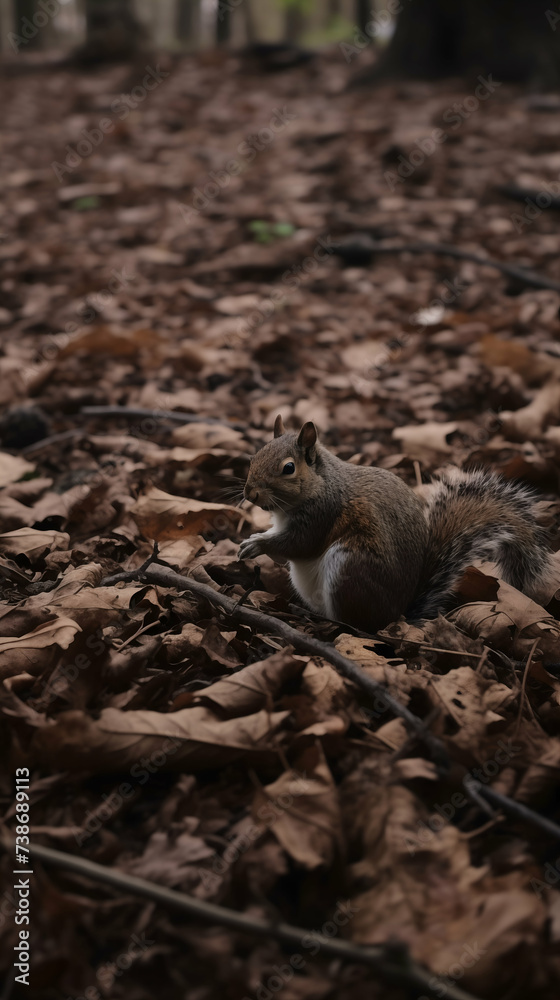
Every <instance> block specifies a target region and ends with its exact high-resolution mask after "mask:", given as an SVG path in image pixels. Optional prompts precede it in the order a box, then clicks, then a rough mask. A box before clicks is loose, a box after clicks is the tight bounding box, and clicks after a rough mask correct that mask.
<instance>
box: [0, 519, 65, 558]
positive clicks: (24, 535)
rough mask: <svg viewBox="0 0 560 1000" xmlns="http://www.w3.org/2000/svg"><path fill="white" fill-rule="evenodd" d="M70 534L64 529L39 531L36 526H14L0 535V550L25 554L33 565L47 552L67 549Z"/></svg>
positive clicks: (14, 553) (11, 553) (9, 553)
mask: <svg viewBox="0 0 560 1000" xmlns="http://www.w3.org/2000/svg"><path fill="white" fill-rule="evenodd" d="M69 543H70V535H68V534H67V533H66V532H65V531H39V530H37V529H36V528H30V527H25V528H16V529H15V530H14V531H5V532H4V533H3V534H1V535H0V552H5V553H6V554H7V555H25V556H27V558H28V559H29V562H30V563H31V564H32V565H33V564H34V563H36V562H39V560H41V559H42V558H43V557H44V556H45V555H46V554H47V553H48V552H54V551H55V550H56V549H67V548H68V545H69Z"/></svg>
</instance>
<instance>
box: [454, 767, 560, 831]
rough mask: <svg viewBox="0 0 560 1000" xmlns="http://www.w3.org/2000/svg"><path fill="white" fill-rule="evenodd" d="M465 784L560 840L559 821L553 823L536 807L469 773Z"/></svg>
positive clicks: (510, 813)
mask: <svg viewBox="0 0 560 1000" xmlns="http://www.w3.org/2000/svg"><path fill="white" fill-rule="evenodd" d="M463 784H464V786H465V789H466V790H467V791H468V792H469V793H470V792H474V794H475V795H479V796H481V797H482V798H485V799H488V801H489V802H491V803H492V805H494V806H497V807H498V808H500V809H501V810H502V811H503V812H505V813H507V814H508V815H510V816H514V817H515V819H520V820H523V821H524V822H525V823H530V824H531V826H537V827H538V828H539V829H540V830H543V831H544V832H545V833H548V834H549V835H551V836H552V837H555V839H556V840H559V841H560V826H558V824H557V823H553V821H552V820H551V819H547V818H546V816H541V815H540V813H537V812H535V811H534V809H529V807H528V806H524V805H522V804H521V802H515V801H514V799H510V798H508V796H507V795H502V793H501V792H496V791H494V789H493V788H487V786H486V785H483V784H481V782H480V781H476V780H475V779H474V778H473V777H471V775H467V777H466V778H465V780H464V782H463Z"/></svg>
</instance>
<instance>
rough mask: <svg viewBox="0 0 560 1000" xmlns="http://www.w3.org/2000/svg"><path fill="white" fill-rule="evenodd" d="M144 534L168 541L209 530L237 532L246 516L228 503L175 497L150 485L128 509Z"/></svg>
mask: <svg viewBox="0 0 560 1000" xmlns="http://www.w3.org/2000/svg"><path fill="white" fill-rule="evenodd" d="M130 514H131V516H132V517H133V518H134V520H135V521H136V524H137V525H138V527H139V529H140V531H141V532H142V533H143V534H144V535H145V537H146V538H152V539H154V540H155V541H167V540H168V539H173V538H175V539H176V538H188V537H189V536H192V535H201V534H203V533H204V532H208V531H216V530H217V531H221V532H227V533H229V534H234V533H236V532H237V529H238V525H239V524H240V522H243V521H246V520H248V518H247V516H246V515H245V514H243V513H242V512H241V511H240V510H237V508H235V507H230V506H229V505H228V504H222V503H210V502H209V501H205V502H202V501H200V500H194V499H191V498H189V497H177V496H173V495H172V494H170V493H164V491H163V490H159V489H156V488H153V489H151V490H149V492H148V493H146V494H145V495H144V496H143V497H141V498H140V499H139V500H138V501H137V502H136V504H135V505H134V507H132V508H131V510H130Z"/></svg>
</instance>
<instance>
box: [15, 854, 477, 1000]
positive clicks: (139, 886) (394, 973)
mask: <svg viewBox="0 0 560 1000" xmlns="http://www.w3.org/2000/svg"><path fill="white" fill-rule="evenodd" d="M0 845H1V846H2V847H3V848H4V850H6V851H10V850H12V849H13V844H11V843H9V842H7V841H5V840H0ZM31 857H32V858H34V859H35V858H36V859H37V860H38V861H42V862H43V863H44V864H46V865H53V866H54V867H57V868H65V869H67V870H68V871H72V872H76V873H77V874H79V875H83V876H85V877H86V878H91V879H93V880H94V881H96V882H104V883H106V884H107V885H110V886H113V887H114V888H116V889H120V890H121V891H122V892H125V893H131V894H132V895H135V896H141V897H143V898H146V899H152V900H154V902H156V903H160V904H162V905H163V906H170V907H173V908H174V909H176V910H179V911H181V912H182V913H185V914H188V915H189V916H190V917H196V919H197V920H202V921H205V922H207V923H214V924H220V925H222V926H223V927H230V928H231V929H232V930H235V931H241V932H242V933H246V934H255V935H258V936H259V937H265V938H273V939H274V940H276V941H280V942H281V943H282V944H286V945H291V946H294V945H295V946H296V947H299V948H301V947H305V945H303V942H304V941H305V940H306V939H307V940H309V938H310V936H312V940H313V943H314V944H315V945H316V946H317V947H318V948H319V949H321V950H322V951H323V953H324V954H325V955H332V956H333V957H335V958H338V959H341V960H342V961H346V962H358V963H360V964H361V965H367V966H369V967H370V968H373V969H375V970H376V972H377V973H378V974H379V975H380V976H381V977H382V978H383V979H384V980H385V981H386V982H388V983H392V984H395V985H398V986H404V987H406V988H408V989H410V990H414V991H418V992H419V993H426V994H428V995H429V996H431V997H440V996H446V997H448V998H449V1000H476V998H475V997H473V996H472V995H471V994H470V993H465V991H464V990H461V989H459V988H458V987H457V986H454V985H452V984H451V983H448V982H447V981H446V982H445V984H444V983H443V981H442V980H440V979H438V978H437V976H432V974H431V973H430V972H425V971H424V970H423V969H421V968H420V966H418V965H416V963H415V962H413V961H412V960H411V959H410V957H409V955H408V952H407V951H405V949H404V947H403V946H402V945H401V947H400V948H399V951H398V961H396V960H395V957H394V954H395V952H394V948H392V947H385V946H383V945H358V944H353V943H352V942H351V941H345V940H343V939H340V940H336V941H335V940H334V939H333V938H329V937H325V936H324V935H323V934H318V933H316V932H315V931H311V930H309V929H308V928H306V927H295V926H294V925H292V924H285V923H271V922H270V921H268V920H262V919H261V918H259V917H251V916H248V915H247V914H245V913H238V912H236V911H235V910H230V909H228V908H227V907H225V906H218V905H217V904H216V903H209V902H206V901H204V900H201V899H195V898H194V897H193V896H189V895H187V894H186V893H184V892H177V891H175V890H174V889H167V888H166V887H165V886H161V885H156V884H155V883H154V882H148V881H147V880H146V879H143V878H137V877H136V876H135V875H128V874H125V873H124V872H120V871H117V870H115V869H114V868H107V867H105V866H104V865H98V864H96V863H95V862H94V861H88V860H87V859H86V858H78V857H76V856H75V855H73V854H67V853H66V852H64V851H55V850H52V848H50V847H41V846H39V845H37V844H34V845H33V846H32V847H31ZM442 990H445V993H443V992H442Z"/></svg>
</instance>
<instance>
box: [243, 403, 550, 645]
mask: <svg viewBox="0 0 560 1000" xmlns="http://www.w3.org/2000/svg"><path fill="white" fill-rule="evenodd" d="M274 433H275V437H274V440H272V441H270V442H269V443H268V444H267V445H265V446H264V448H262V449H261V450H260V451H259V452H257V454H256V455H255V456H254V458H253V459H252V461H251V466H250V469H249V475H248V477H247V482H246V484H245V497H246V498H247V499H248V500H250V501H251V502H252V503H256V504H258V505H259V506H260V507H263V508H264V509H265V510H270V511H272V513H273V517H274V520H275V527H274V528H272V529H270V530H269V531H267V532H264V533H262V534H257V535H252V536H251V538H249V539H247V540H246V541H245V542H243V543H242V545H241V547H240V558H251V557H254V556H256V555H260V554H261V553H266V554H268V555H270V556H271V557H272V558H273V559H287V560H288V561H289V562H290V570H291V575H292V581H293V582H294V586H295V587H296V589H297V590H298V592H299V594H300V596H301V597H302V599H303V600H304V601H305V602H306V603H307V604H309V605H310V606H311V607H312V608H313V609H314V610H316V611H319V612H320V613H323V614H326V615H327V616H328V617H331V618H334V619H337V620H339V621H344V622H347V623H348V624H350V625H355V626H357V627H358V628H360V629H363V630H364V631H369V632H374V631H376V630H378V629H379V628H381V627H383V626H384V625H386V624H387V623H388V622H390V621H392V620H394V619H395V618H398V617H399V616H400V615H401V614H404V613H405V612H407V611H408V614H409V616H410V617H411V618H413V619H417V620H418V619H421V618H423V617H433V616H434V615H436V614H437V613H438V611H442V610H447V608H448V607H449V604H450V602H451V601H452V600H453V594H454V588H455V587H456V585H457V581H458V579H459V578H460V576H461V575H462V573H463V571H464V569H466V567H467V566H468V565H469V564H470V563H471V562H472V561H473V560H475V559H479V558H483V559H492V560H494V561H495V562H497V563H498V565H499V567H500V570H501V573H502V576H503V578H504V579H505V580H506V582H508V583H512V584H513V585H514V586H516V587H518V588H519V589H520V590H524V592H525V593H528V594H531V593H533V592H536V591H537V590H538V586H539V584H540V583H542V581H543V579H544V578H545V576H546V574H547V572H548V570H549V566H550V550H549V549H548V546H547V542H546V537H545V535H544V532H543V530H542V529H541V528H539V526H538V525H537V523H536V520H535V517H534V504H535V501H534V498H533V496H532V494H531V493H530V491H528V490H526V489H525V488H524V487H521V486H517V485H514V484H511V483H506V482H504V481H503V480H500V479H499V478H498V477H497V476H494V475H492V474H491V473H463V472H460V471H459V470H452V471H451V472H449V473H447V474H446V475H444V476H442V478H441V479H440V480H439V481H438V482H436V483H435V484H434V486H433V487H432V495H431V497H430V498H429V499H428V503H427V505H425V506H423V505H422V504H421V503H420V501H419V500H418V498H417V496H416V494H415V493H414V492H413V491H412V490H411V489H410V488H409V487H408V486H407V485H406V484H405V483H403V482H402V480H400V479H399V478H398V476H396V475H394V474H393V473H392V472H388V471H387V470H385V469H375V468H369V467H364V466H356V465H351V464H350V463H348V462H343V461H341V459H339V458H337V457H336V456H335V455H333V454H332V453H331V452H329V451H328V450H327V449H326V448H323V446H322V445H320V444H319V442H318V440H317V430H316V428H315V426H314V424H312V423H311V422H308V423H306V424H304V425H303V427H302V429H301V430H300V432H299V434H293V433H290V432H286V431H285V430H284V426H283V424H282V420H281V418H280V417H277V419H276V422H275V426H274ZM291 463H293V468H292V464H291Z"/></svg>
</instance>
